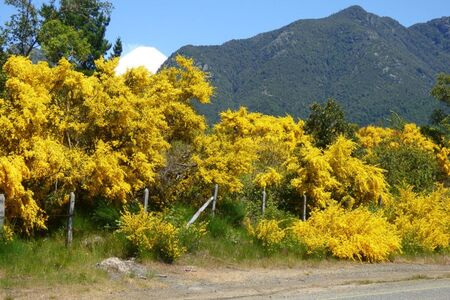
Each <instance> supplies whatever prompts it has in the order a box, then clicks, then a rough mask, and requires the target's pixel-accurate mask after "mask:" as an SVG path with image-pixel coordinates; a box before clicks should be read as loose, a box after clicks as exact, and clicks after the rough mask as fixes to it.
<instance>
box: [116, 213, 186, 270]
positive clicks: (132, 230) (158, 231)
mask: <svg viewBox="0 0 450 300" xmlns="http://www.w3.org/2000/svg"><path fill="white" fill-rule="evenodd" d="M117 231H118V232H120V233H123V234H124V235H125V236H126V238H127V239H128V240H129V241H130V242H131V243H132V245H134V246H135V247H136V248H137V249H138V250H139V251H154V252H155V253H156V254H157V255H158V256H159V257H160V258H161V259H163V260H164V261H165V262H168V263H171V262H173V261H174V260H175V259H177V258H178V257H180V256H181V255H182V254H183V253H184V252H186V248H185V247H183V246H182V245H181V243H180V240H179V229H178V228H176V227H175V226H174V225H172V224H171V223H169V222H166V221H164V219H163V216H162V215H161V214H157V213H153V212H146V211H145V210H144V208H143V207H142V206H140V210H139V212H138V213H136V214H133V213H131V212H129V211H128V210H125V211H124V212H123V213H122V215H121V217H120V221H119V229H118V230H117Z"/></svg>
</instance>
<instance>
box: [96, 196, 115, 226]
mask: <svg viewBox="0 0 450 300" xmlns="http://www.w3.org/2000/svg"><path fill="white" fill-rule="evenodd" d="M97 203H98V204H97V207H96V208H95V209H94V212H93V213H92V220H93V221H94V222H95V223H96V224H97V225H99V226H100V227H102V228H107V229H109V228H113V229H115V228H117V221H118V220H119V218H120V210H119V209H118V208H116V207H115V206H114V204H113V203H108V202H106V201H105V200H100V201H98V202H97Z"/></svg>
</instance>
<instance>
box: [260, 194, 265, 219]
mask: <svg viewBox="0 0 450 300" xmlns="http://www.w3.org/2000/svg"><path fill="white" fill-rule="evenodd" d="M262 195H263V197H262V206H261V214H262V216H263V217H264V213H265V212H266V187H264V188H263V192H262Z"/></svg>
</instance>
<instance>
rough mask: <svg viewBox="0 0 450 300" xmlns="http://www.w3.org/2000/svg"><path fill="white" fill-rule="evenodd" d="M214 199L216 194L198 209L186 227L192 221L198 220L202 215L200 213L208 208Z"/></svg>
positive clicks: (187, 225)
mask: <svg viewBox="0 0 450 300" xmlns="http://www.w3.org/2000/svg"><path fill="white" fill-rule="evenodd" d="M213 200H214V196H212V197H211V198H209V199H208V201H206V202H205V204H203V205H202V207H200V208H199V210H197V212H196V213H195V214H194V215H193V216H192V218H191V219H190V220H189V222H188V223H187V224H186V227H189V226H191V225H192V223H194V222H195V220H197V218H198V217H199V216H200V214H201V213H202V212H203V211H204V210H205V209H206V207H208V205H209V203H211V201H213Z"/></svg>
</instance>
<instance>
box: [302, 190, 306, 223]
mask: <svg viewBox="0 0 450 300" xmlns="http://www.w3.org/2000/svg"><path fill="white" fill-rule="evenodd" d="M302 220H303V221H306V194H305V193H303V214H302Z"/></svg>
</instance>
